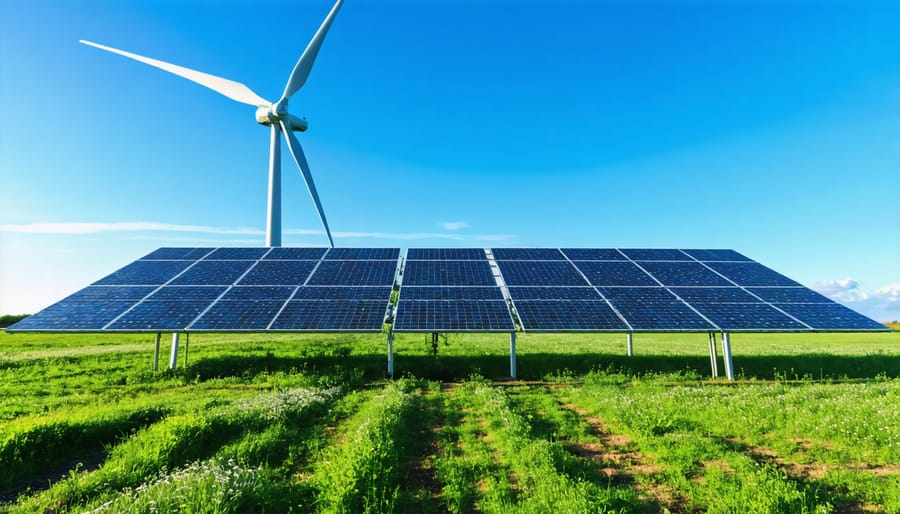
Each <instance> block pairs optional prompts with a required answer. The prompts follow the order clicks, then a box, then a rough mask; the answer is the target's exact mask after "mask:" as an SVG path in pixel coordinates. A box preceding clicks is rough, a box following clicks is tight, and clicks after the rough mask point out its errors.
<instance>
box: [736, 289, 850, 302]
mask: <svg viewBox="0 0 900 514" xmlns="http://www.w3.org/2000/svg"><path fill="white" fill-rule="evenodd" d="M747 291H750V292H751V293H753V294H755V295H756V296H758V297H760V298H762V299H763V301H766V302H769V303H834V302H833V301H831V300H829V299H828V298H826V297H824V296H822V295H821V294H819V293H817V292H815V291H813V290H812V289H807V288H805V287H748V288H747Z"/></svg>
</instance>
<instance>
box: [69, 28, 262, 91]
mask: <svg viewBox="0 0 900 514" xmlns="http://www.w3.org/2000/svg"><path fill="white" fill-rule="evenodd" d="M78 42H79V43H82V44H85V45H88V46H93V47H94V48H99V49H101V50H106V51H107V52H112V53H114V54H119V55H121V56H124V57H128V58H129V59H134V60H135V61H140V62H142V63H144V64H149V65H150V66H153V67H155V68H159V69H161V70H165V71H168V72H169V73H174V74H175V75H178V76H179V77H182V78H186V79H188V80H190V81H192V82H196V83H197V84H200V85H201V86H205V87H208V88H209V89H212V90H213V91H215V92H217V93H221V94H223V95H225V96H227V97H228V98H231V99H232V100H234V101H236V102H240V103H242V104H247V105H253V106H257V107H261V106H268V105H270V102H269V101H267V100H266V99H265V98H261V97H260V96H259V95H257V94H256V93H254V92H253V91H251V90H250V88H249V87H247V86H245V85H244V84H241V83H240V82H235V81H233V80H228V79H223V78H222V77H217V76H215V75H210V74H209V73H203V72H200V71H195V70H192V69H189V68H185V67H183V66H177V65H175V64H169V63H167V62H163V61H158V60H156V59H151V58H149V57H144V56H141V55H137V54H133V53H131V52H126V51H124V50H117V49H115V48H110V47H108V46H104V45H100V44H97V43H93V42H91V41H85V40H83V39H80V40H79V41H78Z"/></svg>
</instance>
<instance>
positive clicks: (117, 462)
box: [0, 332, 900, 513]
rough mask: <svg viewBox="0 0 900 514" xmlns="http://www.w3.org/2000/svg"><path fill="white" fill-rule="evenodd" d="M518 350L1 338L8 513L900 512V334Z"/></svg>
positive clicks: (362, 341) (532, 340)
mask: <svg viewBox="0 0 900 514" xmlns="http://www.w3.org/2000/svg"><path fill="white" fill-rule="evenodd" d="M166 343H167V341H166ZM517 343H518V344H517V347H518V348H517V349H518V376H519V380H517V381H512V380H506V379H504V377H506V376H508V374H509V354H508V351H509V348H508V344H509V342H508V337H507V336H504V335H496V336H492V335H450V336H449V338H448V339H447V340H446V341H444V340H442V341H441V343H440V347H439V351H438V355H437V356H434V355H432V348H431V342H430V337H427V336H426V335H398V336H397V337H396V339H395V341H394V351H395V370H396V376H397V377H398V378H397V379H396V380H388V379H386V377H385V368H386V364H387V363H386V360H387V359H386V339H385V337H384V336H383V335H371V336H370V335H334V334H330V335H302V336H298V335H264V334H257V335H219V334H208V335H193V336H191V338H190V342H189V352H188V362H187V365H186V366H185V361H184V353H185V352H184V339H183V340H182V358H181V360H180V362H179V367H178V369H176V370H174V371H169V370H166V371H162V372H158V373H154V372H152V371H151V364H152V359H153V346H154V340H153V338H152V336H147V335H102V336H100V335H29V334H16V335H8V334H0V470H2V472H0V512H148V513H149V512H292V511H293V512H348V513H349V512H535V513H538V512H559V513H567V512H573V513H576V512H578V513H580V512H665V511H669V512H773V513H774V512H894V513H897V512H900V333H897V332H893V333H881V334H815V335H809V334H791V335H785V334H764V335H759V334H753V335H751V334H746V335H743V334H734V335H733V337H732V350H733V355H734V366H735V372H736V375H737V380H736V381H734V382H728V381H726V380H724V379H721V378H720V379H718V380H712V379H711V377H710V371H709V368H710V364H709V356H708V353H707V352H708V346H707V340H706V337H705V335H638V336H635V340H634V350H635V356H633V357H626V356H625V338H624V336H622V335H608V336H607V335H534V334H525V335H520V336H519V338H518V341H517ZM167 346H168V345H167V344H166V345H165V346H164V348H165V349H167ZM166 356H167V352H164V355H163V358H162V359H161V360H162V361H164V362H162V363H161V364H163V365H164V364H165V362H166V361H167V359H166V358H165V357H166ZM720 359H721V357H720ZM719 368H720V369H722V365H721V363H720V365H719ZM399 377H402V378H399Z"/></svg>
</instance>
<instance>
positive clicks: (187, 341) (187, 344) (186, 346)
mask: <svg viewBox="0 0 900 514" xmlns="http://www.w3.org/2000/svg"><path fill="white" fill-rule="evenodd" d="M190 346H191V334H185V335H184V369H187V367H188V349H190Z"/></svg>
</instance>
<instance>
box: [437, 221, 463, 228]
mask: <svg viewBox="0 0 900 514" xmlns="http://www.w3.org/2000/svg"><path fill="white" fill-rule="evenodd" d="M439 225H440V226H441V228H442V229H444V230H462V229H464V228H469V224H468V223H467V222H465V221H443V222H441V223H439Z"/></svg>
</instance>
